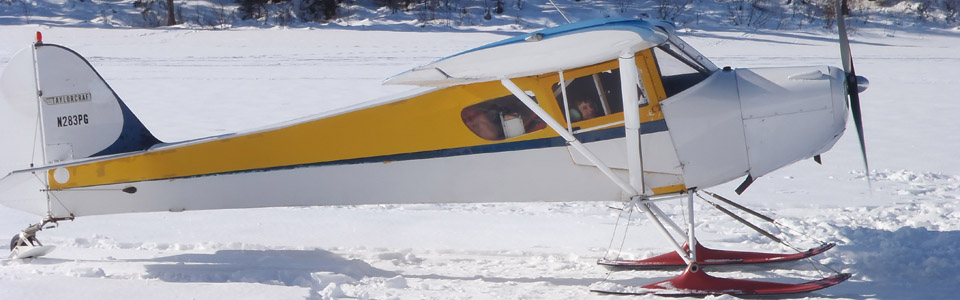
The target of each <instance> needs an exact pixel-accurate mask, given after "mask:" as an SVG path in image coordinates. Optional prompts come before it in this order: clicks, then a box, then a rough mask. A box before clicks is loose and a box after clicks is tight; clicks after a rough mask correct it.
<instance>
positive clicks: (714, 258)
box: [597, 243, 837, 270]
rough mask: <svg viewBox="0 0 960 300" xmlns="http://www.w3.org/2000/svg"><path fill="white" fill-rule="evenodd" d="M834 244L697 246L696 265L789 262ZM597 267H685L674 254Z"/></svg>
mask: <svg viewBox="0 0 960 300" xmlns="http://www.w3.org/2000/svg"><path fill="white" fill-rule="evenodd" d="M836 245H837V244H835V243H827V244H823V245H820V246H819V247H816V248H811V249H809V250H807V251H803V252H798V253H783V254H781V253H761V252H747V251H728V250H714V249H710V248H707V247H704V246H703V245H700V244H697V264H699V265H700V266H704V267H706V266H720V265H749V264H768V263H781V262H789V261H795V260H800V259H804V258H808V257H811V256H814V255H817V254H820V253H823V252H826V251H827V250H830V249H831V248H833V247H834V246H836ZM683 249H684V250H687V251H689V247H688V246H687V245H683ZM597 264H599V265H601V266H604V267H606V268H608V269H612V270H672V269H682V268H685V267H687V264H686V263H685V262H684V261H683V259H681V258H680V255H678V254H677V253H676V252H670V253H666V254H662V255H658V256H654V257H651V258H647V259H642V260H608V259H603V258H601V259H599V260H597Z"/></svg>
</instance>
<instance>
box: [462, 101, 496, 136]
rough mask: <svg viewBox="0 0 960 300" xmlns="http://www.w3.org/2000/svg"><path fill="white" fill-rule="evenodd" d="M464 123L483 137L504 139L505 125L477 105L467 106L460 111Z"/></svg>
mask: <svg viewBox="0 0 960 300" xmlns="http://www.w3.org/2000/svg"><path fill="white" fill-rule="evenodd" d="M460 117H461V118H462V119H463V123H464V124H466V125H467V128H470V131H473V133H475V134H477V135H478V136H480V137H481V138H483V139H485V140H490V141H496V140H502V139H503V127H502V126H499V125H497V124H496V123H494V122H493V120H492V119H491V118H490V117H489V116H488V115H487V114H486V113H485V110H483V109H480V108H476V107H467V108H466V109H464V110H463V112H461V113H460Z"/></svg>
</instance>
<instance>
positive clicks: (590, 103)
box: [553, 69, 648, 123]
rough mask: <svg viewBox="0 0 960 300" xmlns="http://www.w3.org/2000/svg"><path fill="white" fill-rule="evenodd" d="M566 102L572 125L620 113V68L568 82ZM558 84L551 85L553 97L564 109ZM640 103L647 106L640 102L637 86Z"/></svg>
mask: <svg viewBox="0 0 960 300" xmlns="http://www.w3.org/2000/svg"><path fill="white" fill-rule="evenodd" d="M565 85H566V87H567V100H568V101H569V106H570V121H571V123H575V122H579V121H583V120H589V119H593V118H597V117H602V116H606V115H609V114H614V113H618V112H622V111H623V100H622V99H621V97H622V96H621V95H622V93H621V92H620V69H613V70H609V71H603V72H600V73H596V74H593V75H589V76H584V77H580V78H575V79H572V80H567V81H566V82H565ZM560 89H561V86H560V83H556V84H554V85H553V95H554V97H556V98H557V103H558V104H559V105H560V108H561V109H563V108H564V107H565V106H564V104H563V94H561V91H560ZM637 95H640V97H641V99H640V102H641V104H644V103H648V102H647V101H646V100H644V99H643V97H644V96H643V95H644V94H643V91H642V90H641V89H640V87H639V86H638V87H637Z"/></svg>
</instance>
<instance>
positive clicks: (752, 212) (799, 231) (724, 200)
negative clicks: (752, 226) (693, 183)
mask: <svg viewBox="0 0 960 300" xmlns="http://www.w3.org/2000/svg"><path fill="white" fill-rule="evenodd" d="M703 192H704V193H706V194H707V195H710V196H712V197H713V198H716V199H717V200H720V201H723V202H724V203H727V204H729V205H731V206H733V207H736V208H738V209H740V210H743V211H745V212H747V213H749V214H751V215H754V216H756V217H758V218H760V219H763V220H764V221H767V222H770V223H773V224H774V225H776V226H777V230H780V232H781V233H783V230H782V229H781V227H782V228H786V229H788V230H790V231H792V232H793V233H795V234H798V235H801V236H803V237H805V238H808V239H810V240H813V241H815V242H817V243H820V244H827V242H824V241H822V240H820V239H817V238H815V237H813V236H810V235H808V234H807V233H806V232H803V231H802V230H799V229H796V228H793V227H790V226H787V225H785V224H783V223H780V222H778V221H777V220H776V219H774V218H771V217H768V216H765V215H763V214H761V213H758V212H756V211H754V210H752V209H750V208H747V207H746V206H743V205H740V204H739V203H736V202H733V200H730V199H727V198H725V197H723V196H720V195H718V194H714V193H711V192H708V191H703ZM698 197H700V196H699V195H698ZM700 199H703V197H700ZM703 200H704V201H707V200H706V199H703ZM707 202H708V203H709V202H710V201H707ZM774 215H776V214H774Z"/></svg>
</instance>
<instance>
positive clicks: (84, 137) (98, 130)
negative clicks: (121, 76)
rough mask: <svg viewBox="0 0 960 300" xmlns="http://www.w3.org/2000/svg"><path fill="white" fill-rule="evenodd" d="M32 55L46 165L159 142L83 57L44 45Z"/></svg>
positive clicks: (130, 149)
mask: <svg viewBox="0 0 960 300" xmlns="http://www.w3.org/2000/svg"><path fill="white" fill-rule="evenodd" d="M32 52H33V53H32V55H33V58H34V59H33V61H34V62H35V65H34V67H35V74H36V75H35V76H36V77H35V78H36V88H37V91H36V95H37V96H36V97H35V99H36V100H35V101H36V102H34V103H38V107H39V111H40V124H41V131H40V135H41V136H42V137H43V139H42V140H43V147H44V163H45V164H53V163H58V162H66V161H71V160H75V159H81V158H87V157H94V156H101V155H109V154H117V153H125V152H132V151H139V150H146V149H147V148H149V147H150V146H153V145H155V144H157V143H159V142H160V141H159V140H157V138H155V137H154V136H153V134H151V133H150V131H149V130H147V128H146V127H144V126H143V123H141V122H140V120H139V119H137V117H136V116H134V115H133V113H132V112H131V111H130V109H129V108H128V107H127V106H126V105H125V104H124V103H123V101H121V100H120V97H118V96H117V94H116V93H115V92H114V91H113V89H111V88H110V86H109V85H107V83H106V82H105V81H104V80H103V78H102V77H101V76H100V74H98V73H97V71H96V70H94V69H93V67H92V66H91V65H90V63H89V62H87V60H86V59H84V58H83V57H81V56H80V55H79V54H77V53H76V52H74V51H72V50H70V49H67V48H66V47H62V46H58V45H51V44H42V43H37V44H36V45H34V47H33V51H32ZM24 75H25V74H24Z"/></svg>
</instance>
